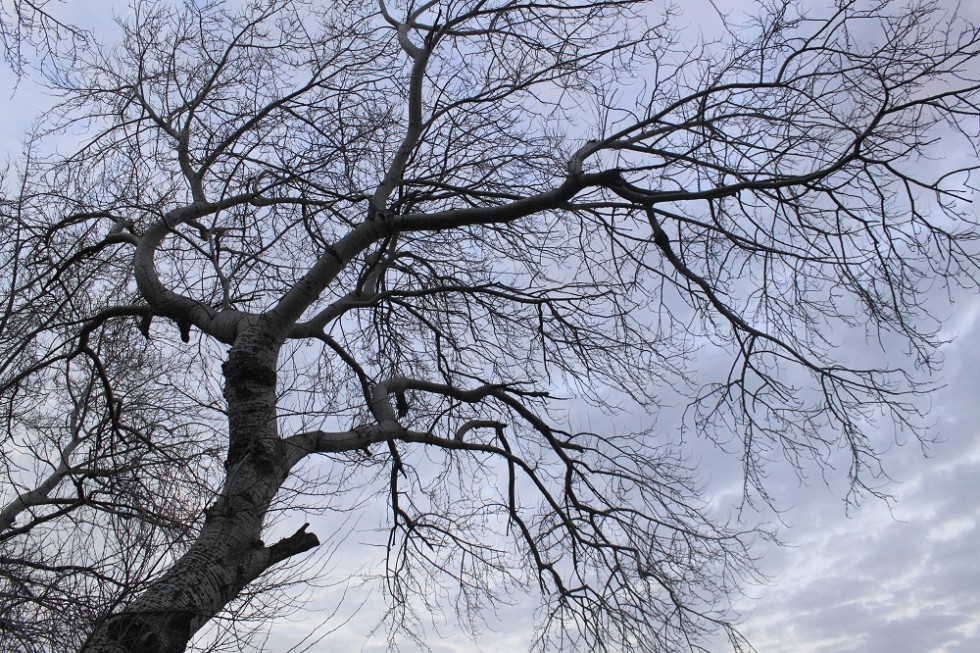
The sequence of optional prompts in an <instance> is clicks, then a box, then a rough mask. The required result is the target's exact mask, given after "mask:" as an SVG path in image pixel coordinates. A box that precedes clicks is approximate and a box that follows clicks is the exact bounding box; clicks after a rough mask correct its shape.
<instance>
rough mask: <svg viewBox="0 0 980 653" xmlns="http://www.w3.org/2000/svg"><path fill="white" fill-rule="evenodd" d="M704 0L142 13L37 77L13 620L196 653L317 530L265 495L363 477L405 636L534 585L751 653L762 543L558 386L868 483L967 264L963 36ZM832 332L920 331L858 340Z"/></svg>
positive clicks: (887, 15)
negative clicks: (859, 357)
mask: <svg viewBox="0 0 980 653" xmlns="http://www.w3.org/2000/svg"><path fill="white" fill-rule="evenodd" d="M685 20H686V19H684V18H682V17H679V16H676V15H674V14H673V12H672V11H671V10H669V9H665V8H664V7H663V5H662V4H661V3H657V2H632V1H625V0H623V1H620V0H615V1H608V2H604V1H597V2H586V3H577V2H555V3H535V2H511V1H501V2H487V1H485V0H461V1H458V2H456V1H453V2H436V1H431V2H425V3H415V2H409V3H405V2H385V1H383V0H382V1H381V2H380V3H379V2H375V1H374V0H372V1H370V2H361V1H359V0H350V1H347V2H338V3H318V2H303V1H300V0H252V1H250V2H247V3H243V4H242V5H241V6H239V4H238V3H222V2H216V3H184V4H181V5H179V6H178V5H176V4H174V5H171V4H169V3H164V2H159V3H156V2H137V3H136V4H135V5H134V6H133V7H132V9H131V12H130V13H129V14H127V15H124V16H123V17H122V18H121V28H122V34H121V39H120V44H119V45H117V46H112V47H104V46H96V45H95V42H94V41H87V43H89V45H88V47H87V48H85V49H79V50H78V51H76V52H75V53H74V60H73V61H72V62H71V65H70V66H69V65H64V66H62V67H60V68H58V67H54V68H52V69H49V70H48V79H49V83H50V85H51V86H52V88H53V89H54V91H55V92H56V93H57V94H58V97H59V101H58V104H57V106H56V107H55V108H54V110H53V111H52V112H51V113H50V114H49V115H48V116H47V117H46V119H45V121H44V122H42V123H41V126H40V127H39V128H38V131H37V133H36V134H35V136H34V139H35V143H33V144H32V147H31V150H30V152H29V153H28V154H27V155H26V156H25V158H24V160H23V161H22V162H21V164H20V165H19V167H18V168H17V170H16V171H15V172H13V173H8V175H7V183H6V185H5V190H4V204H3V207H2V215H0V220H2V224H3V231H4V234H6V236H7V237H6V238H5V239H4V242H3V243H2V244H0V251H2V261H3V266H4V270H5V273H4V279H5V281H4V286H3V300H4V301H3V306H4V312H3V316H2V318H0V405H2V410H3V417H4V420H3V421H4V425H5V426H4V431H3V434H2V435H3V454H4V465H5V469H4V473H5V475H6V477H7V478H8V479H10V481H11V485H10V488H11V489H12V492H11V493H7V491H6V490H5V494H4V495H3V497H4V499H3V500H4V505H3V506H2V513H0V543H2V544H0V546H2V547H4V548H3V549H2V555H3V556H4V565H5V569H7V571H4V572H3V575H2V578H0V588H2V589H0V597H2V599H0V600H2V601H3V602H4V605H5V606H16V610H12V609H10V608H8V609H7V611H5V615H7V616H5V617H4V619H5V620H7V621H9V627H8V626H7V624H4V628H5V629H6V632H7V634H5V635H0V638H7V641H10V642H12V644H11V645H12V646H13V647H14V648H23V649H29V648H30V647H31V644H30V642H32V641H33V642H42V643H41V644H38V646H42V647H43V646H50V647H62V648H63V649H65V650H67V649H68V648H71V647H75V648H77V647H80V648H81V649H82V650H84V651H88V652H93V653H94V652H97V651H98V652H102V651H120V652H121V651H137V650H138V651H147V652H164V651H183V650H185V648H186V647H187V646H188V643H189V641H190V640H191V638H192V637H194V635H195V633H197V632H198V631H199V630H200V629H201V628H202V627H204V626H205V625H206V624H207V623H208V622H209V621H211V620H213V619H215V617H216V616H218V615H220V614H222V613H223V611H226V610H230V609H235V608H234V606H236V605H240V603H241V602H242V601H243V600H245V599H247V597H248V596H250V595H251V594H252V592H253V590H254V588H255V587H256V584H258V583H261V582H262V580H263V579H265V578H269V577H270V574H271V573H272V571H274V569H275V568H277V567H281V566H283V565H286V564H287V563H288V565H293V567H294V568H295V569H300V570H301V569H302V564H303V560H304V558H303V557H302V554H304V553H305V552H307V551H310V550H311V549H314V548H316V547H317V546H318V545H319V537H318V536H320V537H325V536H329V535H330V533H326V534H324V533H317V534H315V533H314V529H311V528H310V527H309V525H304V526H302V527H300V528H298V529H296V530H295V532H294V533H293V534H292V535H289V536H287V537H282V538H281V539H276V538H274V537H273V538H272V539H268V538H269V537H270V536H269V535H268V521H269V519H270V516H271V514H273V513H275V514H279V515H281V518H282V519H283V520H286V521H288V520H289V519H293V520H294V521H295V520H297V519H301V518H298V517H297V516H296V514H295V512H294V513H291V512H290V510H291V508H298V507H300V506H303V507H304V509H311V506H310V498H309V497H310V496H314V497H316V500H317V501H318V503H317V504H316V507H317V509H319V510H321V511H323V512H324V513H327V514H333V515H334V517H333V518H334V519H337V520H341V519H342V518H343V517H342V514H341V508H340V506H342V505H346V504H345V503H344V500H343V498H342V497H343V496H344V494H345V493H346V492H354V491H356V488H357V487H362V488H365V487H366V488H370V489H372V490H373V491H374V492H375V494H373V495H372V494H370V493H369V494H368V496H372V497H373V498H372V499H371V501H373V502H375V503H383V502H387V508H386V512H387V514H388V521H387V528H388V529H389V535H388V539H387V555H386V557H385V585H384V587H385V589H386V596H387V599H388V601H389V603H390V608H391V614H390V617H391V620H392V623H391V625H392V627H402V628H405V629H407V631H408V632H411V633H415V634H416V635H417V636H418V637H419V638H420V639H421V638H422V637H423V634H422V633H423V631H421V630H420V629H419V628H420V626H419V625H418V623H417V621H418V611H419V609H420V608H424V609H426V610H429V609H443V610H449V611H456V612H458V613H459V615H460V617H462V618H463V620H464V621H466V620H468V619H471V620H475V619H478V618H479V614H480V611H481V609H484V608H488V607H489V608H492V607H493V606H494V605H495V604H496V602H497V601H499V600H501V599H505V598H506V597H507V596H508V595H510V594H511V593H513V592H518V591H520V592H529V591H530V592H537V593H539V594H540V597H541V601H542V602H541V605H542V608H541V610H540V611H539V613H538V623H537V626H538V630H537V631H536V632H537V638H536V640H535V645H536V646H538V647H540V648H541V649H545V650H548V649H555V650H563V651H565V650H583V651H584V650H590V651H591V650H596V651H605V650H609V651H621V650H635V651H664V650H681V649H684V650H687V649H690V650H704V649H703V648H702V647H704V646H706V644H705V643H704V642H705V641H706V640H705V637H708V636H711V635H713V634H714V633H716V632H717V631H719V630H721V631H724V632H725V633H727V635H728V637H729V640H730V641H731V643H732V646H733V647H734V648H738V649H740V648H744V647H745V646H747V644H746V643H745V642H744V640H743V639H742V637H741V636H740V635H739V633H738V631H737V630H736V629H735V625H734V624H735V623H736V621H735V620H734V619H735V618H734V615H733V614H732V610H731V598H732V596H733V595H735V594H737V592H738V590H739V588H740V587H741V584H742V583H743V582H744V581H746V580H751V579H753V578H754V577H755V567H754V555H755V554H754V549H753V548H752V545H753V543H754V542H755V541H756V540H757V539H758V538H759V537H761V536H764V535H765V534H764V533H760V532H758V531H756V530H755V529H753V528H751V527H750V526H740V525H739V523H738V522H737V521H731V520H728V519H727V518H725V517H724V516H719V515H718V514H716V512H715V511H713V510H711V509H709V508H708V506H707V504H706V502H705V501H704V500H703V499H702V498H701V496H700V490H701V488H700V485H699V482H698V475H697V469H696V468H693V467H692V466H690V465H689V464H687V463H686V462H685V460H684V457H683V450H682V449H681V448H679V447H678V446H676V445H677V442H678V438H677V437H676V434H671V433H663V432H658V430H657V429H656V428H639V427H638V428H637V430H636V431H635V432H628V433H627V432H620V431H614V432H605V431H602V430H594V429H588V428H583V424H580V423H576V419H575V418H576V417H577V416H579V413H576V412H575V411H573V410H569V408H568V402H567V401H566V399H567V398H574V399H577V400H580V401H584V402H587V404H588V405H590V406H594V407H598V408H603V409H607V410H612V411H615V410H618V409H623V410H631V411H641V410H642V411H646V412H648V413H649V414H651V415H656V413H657V410H658V408H659V405H660V404H659V401H658V400H660V399H661V398H663V397H665V396H668V395H669V394H670V393H672V392H681V393H684V394H685V395H686V396H687V397H688V400H689V401H690V405H689V407H688V411H687V418H688V421H687V426H688V427H689V428H691V429H692V430H693V431H694V432H696V433H697V434H698V435H699V436H702V437H705V438H709V439H712V440H714V441H716V442H719V443H722V444H723V445H724V448H725V450H726V451H727V452H729V453H730V454H731V455H732V456H736V457H738V458H739V460H740V461H741V466H742V469H743V473H744V480H745V496H746V498H747V499H748V500H751V501H761V502H763V503H764V502H766V501H768V500H769V499H770V497H769V494H768V491H767V486H766V471H767V468H768V464H769V463H770V462H771V461H773V460H774V459H779V458H785V459H786V460H788V461H789V462H790V463H792V464H793V465H797V466H805V465H808V464H810V462H808V461H815V462H816V463H817V464H827V465H829V464H831V463H833V462H835V461H837V460H838V458H837V457H838V456H839V455H840V453H841V452H843V454H844V456H845V457H846V460H847V462H848V465H849V469H848V472H847V474H848V479H849V481H850V483H851V487H852V489H853V492H854V493H855V495H854V496H855V497H860V496H862V495H864V494H867V493H869V492H870V493H872V494H877V493H880V492H881V488H880V485H879V477H880V474H881V468H880V461H879V457H880V449H879V445H878V444H877V443H876V440H875V438H874V437H873V434H874V431H875V430H876V429H877V428H879V426H880V423H881V422H882V421H883V420H884V421H885V422H887V421H891V422H893V423H894V424H896V425H897V426H898V427H901V428H908V429H911V430H912V431H913V432H915V433H916V434H918V435H925V433H924V432H923V431H922V430H921V427H922V420H921V419H920V418H921V415H920V414H919V410H920V409H921V404H920V403H918V402H917V401H916V396H917V394H918V393H919V392H920V391H921V389H922V387H921V386H920V383H921V382H922V381H924V380H926V379H927V377H926V376H923V374H922V372H923V369H924V370H925V371H928V370H930V369H931V368H932V367H933V366H934V365H935V355H936V348H937V345H938V342H937V340H936V331H937V328H938V325H937V324H936V323H935V321H934V320H932V319H931V318H930V315H929V311H927V310H926V308H927V307H926V306H925V301H926V299H927V298H928V297H930V296H934V295H935V294H936V293H937V289H945V288H948V287H950V285H951V284H965V285H970V286H972V285H975V284H976V281H977V267H976V265H977V263H976V262H977V260H978V259H977V258H976V257H977V255H978V251H977V250H978V248H977V235H978V231H977V225H976V221H975V216H974V214H973V213H972V212H971V211H970V210H969V208H968V206H967V203H966V200H968V199H969V194H970V192H971V191H972V189H971V188H970V186H969V181H970V174H971V172H972V170H973V168H974V167H975V166H976V163H977V160H976V157H977V149H976V148H977V142H978V140H977V137H978V133H977V132H978V129H980V108H978V107H980V105H978V102H980V93H978V91H980V72H978V66H977V62H978V52H980V31H978V29H977V28H976V27H974V26H972V25H970V24H969V23H967V22H966V21H965V20H963V19H962V18H960V17H958V16H957V15H955V13H952V12H949V11H946V10H944V9H943V7H942V6H941V5H938V4H937V3H934V2H913V3H909V4H906V3H902V4H899V3H895V2H869V1H863V0H853V1H852V0H838V1H837V2H828V3H826V4H819V3H813V4H812V5H806V4H803V5H798V4H796V3H792V2H782V1H768V2H760V3H758V11H757V15H755V16H754V17H753V18H752V19H751V20H748V21H747V22H744V24H743V23H741V22H739V19H737V18H731V17H726V18H725V20H724V21H722V24H724V26H725V27H726V30H725V31H724V32H723V33H720V34H719V35H718V37H717V39H715V38H712V39H709V38H707V37H702V38H700V39H698V38H696V37H697V34H693V35H692V33H691V31H690V30H684V29H682V27H683V25H684V23H685ZM65 143H68V145H67V146H66V145H65ZM853 333H860V334H862V335H865V336H866V337H867V338H868V341H869V343H870V345H869V346H871V347H877V346H878V345H882V346H884V345H891V346H896V343H897V346H898V347H902V346H904V347H905V348H906V349H907V351H906V354H907V355H906V356H905V357H904V358H903V359H902V360H901V361H900V362H899V364H897V365H895V366H887V365H885V366H881V367H863V366H862V367H859V366H855V365H854V364H853V363H850V362H849V361H847V360H841V354H840V350H839V349H838V346H839V345H840V343H841V340H842V338H843V337H844V335H845V334H853ZM705 356H711V357H713V358H712V365H711V366H710V367H711V369H710V370H707V371H704V370H702V371H701V372H698V371H697V368H698V367H699V363H702V362H703V357H705ZM701 367H703V365H701ZM25 461H27V462H25ZM303 495H307V496H306V498H302V497H303ZM298 525H299V524H298V523H297V524H296V525H295V526H293V528H296V526H298ZM267 539H268V541H266V540H267ZM273 539H275V540H276V541H273ZM66 579H70V582H68V580H66ZM66 605H71V606H73V607H72V610H66V609H65V606H66ZM0 641H2V640H0Z"/></svg>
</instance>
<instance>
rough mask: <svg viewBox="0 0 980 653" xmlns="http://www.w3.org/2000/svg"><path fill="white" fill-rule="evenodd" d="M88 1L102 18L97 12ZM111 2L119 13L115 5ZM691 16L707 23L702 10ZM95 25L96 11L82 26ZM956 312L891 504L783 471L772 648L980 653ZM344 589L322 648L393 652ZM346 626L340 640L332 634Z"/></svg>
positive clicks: (979, 335)
mask: <svg viewBox="0 0 980 653" xmlns="http://www.w3.org/2000/svg"><path fill="white" fill-rule="evenodd" d="M941 1H942V2H946V3H949V4H953V0H941ZM68 4H69V5H71V0H69V3H68ZM81 4H84V5H85V6H86V7H88V8H90V7H91V6H92V5H93V4H94V3H92V2H89V1H86V2H84V3H81ZM110 4H117V3H109V2H106V3H105V5H106V7H108V6H109V5H110ZM721 4H724V3H721ZM743 4H744V3H743ZM974 4H980V3H974ZM965 5H966V6H965V9H966V11H968V12H970V11H972V12H974V14H976V12H977V11H978V10H977V8H976V7H974V6H973V4H971V3H965ZM107 13H108V12H107ZM686 15H687V16H688V18H689V19H690V20H691V21H692V22H693V21H696V20H697V13H696V12H694V11H693V10H689V11H688V13H687V14H686ZM67 16H68V17H69V19H70V18H71V14H70V13H69V14H67ZM977 17H978V16H976V15H975V18H977ZM89 18H91V14H89V15H88V16H87V17H86V18H84V19H83V20H87V19H89ZM0 88H2V89H4V93H2V97H0V115H2V116H6V118H5V119H4V120H2V121H0V143H2V145H3V148H4V150H5V151H6V152H7V157H8V158H10V157H15V156H16V153H17V151H18V150H19V149H20V143H21V139H22V134H23V133H24V130H25V129H26V128H27V126H29V124H30V122H31V121H32V120H33V118H34V116H35V115H36V113H37V111H39V110H40V109H41V108H42V107H43V106H44V104H45V102H46V100H45V99H44V96H43V94H42V93H41V92H40V91H39V90H38V89H37V87H36V86H35V85H34V84H33V82H32V81H31V80H30V79H25V80H22V81H21V82H20V84H19V85H17V86H16V90H14V89H15V84H14V80H13V78H12V76H11V75H10V74H9V71H7V70H6V69H5V68H4V69H3V70H0ZM945 310H946V311H947V313H948V315H949V320H948V322H947V327H946V331H945V333H946V334H948V335H949V336H950V337H951V338H953V340H952V342H951V343H950V344H949V345H947V346H945V347H944V350H943V351H944V354H945V361H946V362H945V366H944V368H943V371H942V373H941V376H940V378H939V379H938V381H939V382H940V383H942V384H944V387H942V388H941V389H940V390H938V391H937V392H936V393H935V394H934V395H933V397H932V404H931V406H932V408H931V416H932V418H933V421H934V423H935V429H934V435H935V436H936V437H937V438H938V440H939V442H938V443H937V444H935V445H932V446H930V447H929V449H928V451H927V453H928V457H924V456H923V451H922V449H921V448H920V447H919V446H918V444H917V443H915V442H911V443H907V444H906V446H902V447H895V448H893V449H892V450H890V451H889V452H888V453H887V455H886V459H885V461H886V465H887V470H888V471H889V472H890V474H891V476H892V478H893V479H894V483H893V484H892V485H890V486H889V488H888V489H889V491H890V492H891V493H892V494H893V495H894V500H893V501H892V502H890V503H888V504H886V503H884V502H876V501H870V502H867V503H865V504H864V505H863V507H861V509H859V510H854V509H853V508H851V509H848V508H847V506H846V505H845V503H844V501H843V496H842V493H841V492H840V490H839V489H838V488H835V489H828V488H827V487H825V486H824V485H823V484H822V483H820V482H819V478H817V479H815V482H813V483H811V484H810V485H808V486H801V484H800V482H799V480H798V478H797V477H796V476H795V475H793V474H791V473H788V470H781V471H778V472H777V473H775V474H774V476H773V478H772V479H771V483H770V490H771V492H772V494H773V495H774V496H775V497H777V502H778V507H779V508H780V509H781V510H782V511H783V512H782V513H781V515H780V519H781V520H782V521H783V522H784V525H783V526H782V527H781V530H780V535H781V537H782V539H783V540H784V541H785V542H786V544H787V546H786V547H784V548H771V549H770V550H769V551H768V553H767V554H766V556H765V558H764V559H763V561H762V565H761V566H762V568H763V570H764V571H765V572H766V573H767V574H768V575H769V576H770V578H771V582H770V583H769V584H768V585H763V586H756V587H751V588H749V595H748V596H747V597H746V598H745V599H744V600H743V601H742V602H741V606H742V609H743V611H744V614H745V621H744V625H743V631H744V633H745V634H746V635H747V636H748V638H749V639H750V641H752V642H753V643H754V644H755V646H756V647H757V648H758V650H759V651H760V652H762V653H790V652H792V653H832V652H833V653H845V652H848V651H854V652H857V651H860V652H862V653H896V652H909V653H975V652H976V651H980V591H978V588H980V555H977V551H978V550H980V401H978V389H980V299H978V298H977V297H975V296H972V295H971V294H969V293H962V295H961V296H960V297H959V298H958V299H957V302H956V304H955V305H954V306H952V307H949V308H947V309H945ZM694 454H695V455H697V454H698V452H697V451H694ZM703 457H704V459H705V460H707V461H709V463H708V464H709V465H710V461H711V460H712V458H713V454H712V453H711V452H703ZM710 471H711V470H708V472H709V473H708V474H707V475H708V476H710V475H711V474H710ZM721 476H722V477H723V476H724V475H723V474H721ZM714 489H718V488H714ZM719 500H721V499H719ZM766 519H768V520H770V521H773V520H774V519H775V517H773V516H768V517H766ZM365 537H366V536H365ZM355 539H357V538H355ZM370 559H371V557H370V555H367V556H366V557H364V558H363V560H365V561H369V560H370ZM354 564H356V563H355V562H353V561H351V560H350V559H346V560H345V562H343V563H337V565H336V566H334V567H331V568H329V569H328V570H327V573H326V578H327V579H328V580H332V579H339V578H342V577H344V576H345V572H346V570H347V569H348V567H349V566H350V565H354ZM345 565H346V566H345ZM344 591H346V592H347V601H346V602H345V603H344V604H343V606H342V608H341V610H340V611H339V612H338V614H337V615H336V617H335V618H334V619H332V620H330V621H328V622H327V625H326V628H325V629H324V630H323V631H321V633H320V634H321V635H324V637H323V639H322V640H320V642H321V643H320V644H315V645H313V646H312V648H311V650H313V651H317V650H321V647H322V648H323V649H324V650H327V649H328V648H331V646H328V643H329V644H330V645H332V646H337V647H339V648H342V649H343V650H362V649H363V650H364V651H376V650H383V649H384V637H383V635H382V636H377V637H373V638H372V637H368V636H367V633H368V632H369V630H370V628H371V625H373V624H375V623H376V622H377V621H378V619H379V614H378V612H377V609H376V607H375V600H374V599H373V598H372V596H371V595H370V594H369V593H368V592H367V591H366V590H365V591H361V592H358V591H357V588H356V587H343V586H337V587H333V588H327V589H319V590H316V592H315V597H316V598H315V603H314V604H315V605H316V606H320V607H322V606H329V605H330V604H331V603H336V599H337V597H338V596H340V595H341V594H342V593H343V592H344ZM532 605H533V603H528V604H519V605H517V606H515V607H514V608H512V609H508V610H505V611H503V612H502V613H501V616H500V621H499V627H500V628H503V629H504V631H503V632H499V633H496V634H494V633H488V634H487V635H486V637H485V638H481V648H482V650H484V651H486V652H487V653H514V651H516V650H519V648H520V645H521V644H523V643H526V642H527V639H528V636H529V633H528V632H527V630H526V627H527V624H528V619H527V618H526V617H527V614H528V607H529V606H532ZM318 616H322V615H317V614H315V613H311V612H301V613H298V614H296V615H294V616H293V618H292V619H291V620H290V621H287V622H283V623H280V624H277V626H276V627H275V630H274V633H273V635H272V636H271V637H270V639H269V644H268V649H269V650H271V651H277V650H285V648H287V647H286V645H285V643H286V642H289V643H296V642H299V641H300V640H301V639H302V638H303V637H304V636H305V635H306V634H307V633H308V632H309V631H310V624H311V623H316V622H317V620H318ZM348 618H349V619H351V621H349V622H348V623H346V625H345V624H344V623H343V622H344V621H345V620H346V619H348ZM333 628H337V630H336V631H335V632H333V633H332V634H328V631H329V630H331V629H333ZM431 644H432V645H433V648H435V649H436V650H442V651H446V652H448V651H466V650H471V647H470V645H469V644H468V643H467V640H465V639H462V638H458V637H450V636H447V638H446V639H445V640H444V641H433V642H431ZM347 647H350V648H347ZM403 650H405V651H410V650H411V649H410V648H409V647H406V648H404V649H403Z"/></svg>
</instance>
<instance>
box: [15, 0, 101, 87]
mask: <svg viewBox="0 0 980 653" xmlns="http://www.w3.org/2000/svg"><path fill="white" fill-rule="evenodd" d="M52 4H54V5H57V4H60V2H52V1H51V0H11V1H10V2H4V3H3V4H2V5H0V49H2V50H3V58H4V60H5V61H6V62H7V64H8V65H9V66H10V68H11V69H12V70H13V71H14V73H15V74H16V75H18V76H20V75H22V74H23V73H24V72H25V67H27V66H28V65H31V64H32V63H33V64H35V65H37V64H40V65H41V66H43V65H44V64H45V62H47V61H49V60H51V59H53V58H57V59H61V60H62V61H64V60H71V59H73V58H74V51H75V50H76V49H78V48H85V47H87V46H88V40H89V35H88V34H86V33H85V31H84V30H82V29H80V28H79V27H77V26H75V25H72V24H70V23H68V22H66V21H64V20H62V19H60V18H58V16H57V11H52V10H51V8H50V5H52ZM35 57H36V60H35V61H32V59H34V58H35Z"/></svg>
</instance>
